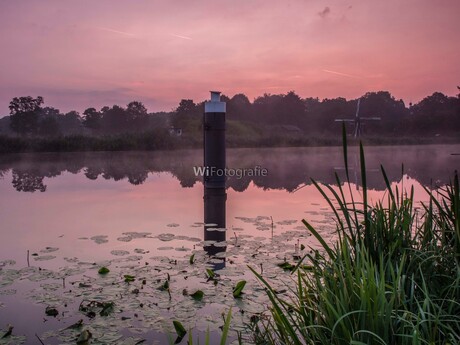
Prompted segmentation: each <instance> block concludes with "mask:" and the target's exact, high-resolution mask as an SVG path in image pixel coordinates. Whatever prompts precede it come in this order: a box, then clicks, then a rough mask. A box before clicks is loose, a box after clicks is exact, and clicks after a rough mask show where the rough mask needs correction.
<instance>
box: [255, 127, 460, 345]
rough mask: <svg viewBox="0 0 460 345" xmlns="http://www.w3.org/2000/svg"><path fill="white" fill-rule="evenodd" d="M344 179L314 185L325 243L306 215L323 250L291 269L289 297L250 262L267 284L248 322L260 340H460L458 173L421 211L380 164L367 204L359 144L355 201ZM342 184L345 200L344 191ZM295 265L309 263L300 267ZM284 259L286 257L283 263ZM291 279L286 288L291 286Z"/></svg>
mask: <svg viewBox="0 0 460 345" xmlns="http://www.w3.org/2000/svg"><path fill="white" fill-rule="evenodd" d="M345 138H346V137H345V136H344V158H345V167H346V169H347V170H346V176H347V183H346V184H345V185H344V186H343V185H342V184H341V183H340V181H339V178H338V177H337V176H336V178H337V182H338V185H339V189H338V191H336V190H334V189H333V188H331V187H330V186H327V185H326V186H321V185H319V184H318V183H317V182H316V181H314V180H313V183H314V184H315V186H316V187H317V189H318V191H319V192H320V193H321V194H322V195H323V197H324V198H325V200H326V201H327V203H328V204H329V205H330V208H331V210H332V211H333V213H334V215H335V218H334V219H335V222H336V233H337V241H336V243H335V244H333V245H330V244H328V243H327V241H326V240H325V239H324V236H323V235H322V234H321V233H320V232H319V231H318V230H317V229H315V227H314V226H312V225H311V224H310V223H309V222H308V221H307V220H304V221H303V223H304V225H305V226H306V227H307V228H308V229H309V231H310V232H311V233H312V234H313V236H314V237H315V238H316V239H317V241H318V242H319V243H320V244H321V250H314V251H312V252H309V253H307V254H306V255H304V256H303V257H302V258H301V260H300V261H299V262H298V263H297V265H296V266H295V267H294V268H293V269H292V280H291V281H292V284H290V285H289V284H287V287H288V288H289V294H288V296H283V295H280V294H279V293H277V290H276V288H275V287H274V286H273V281H274V280H273V279H270V278H269V277H267V276H266V275H265V274H261V273H259V272H257V271H256V269H255V268H253V267H250V269H251V271H252V272H253V274H254V275H255V276H256V277H257V278H258V279H259V281H260V283H261V284H262V286H264V287H265V289H266V291H267V296H268V297H269V299H270V301H271V304H270V308H269V311H270V312H269V313H268V314H267V313H264V314H263V315H261V317H260V318H257V319H252V320H251V328H252V330H253V335H254V341H255V342H256V343H258V344H267V343H268V344H458V343H460V246H459V244H460V188H459V179H458V175H457V173H455V175H454V178H453V181H452V182H451V183H450V184H449V185H447V186H445V187H443V188H440V189H439V191H438V194H434V193H432V192H431V191H430V190H427V189H426V192H427V194H428V197H429V201H428V202H427V203H425V204H423V212H422V213H421V214H419V213H418V212H417V210H416V209H415V207H414V192H413V189H411V190H410V191H408V192H406V191H405V190H403V189H402V190H399V189H398V187H396V188H394V189H392V186H391V185H390V183H389V180H388V178H387V176H386V173H385V170H384V169H383V167H382V168H381V172H382V175H383V179H384V180H385V183H386V186H387V194H386V195H387V196H386V199H385V200H381V201H378V202H377V203H375V204H370V202H369V199H368V195H367V193H368V191H367V186H366V168H365V159H364V150H363V147H362V145H361V147H360V160H361V178H362V184H363V188H362V201H357V200H355V199H354V195H353V193H352V190H351V184H350V181H349V175H348V162H347V145H346V139H345ZM347 187H348V192H349V195H350V196H349V199H348V198H347V197H346V194H347V193H346V191H345V188H347ZM303 262H308V265H307V266H305V265H304V264H303ZM282 265H283V266H286V267H289V268H291V266H288V265H290V264H288V263H283V264H282ZM291 286H294V288H292V287H291Z"/></svg>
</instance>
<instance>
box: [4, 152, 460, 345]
mask: <svg viewBox="0 0 460 345" xmlns="http://www.w3.org/2000/svg"><path fill="white" fill-rule="evenodd" d="M350 151H352V152H350V177H351V179H352V183H356V184H357V186H358V185H359V183H360V181H359V168H358V166H359V164H358V163H359V159H358V157H357V155H356V150H355V149H353V150H350ZM458 151H460V146H459V145H457V146H423V147H379V148H377V147H375V148H373V147H371V148H367V149H366V152H367V161H366V162H367V173H368V185H369V186H370V188H372V189H373V190H371V191H370V192H369V197H370V200H376V199H379V198H381V197H382V195H383V193H382V191H381V190H382V189H383V187H384V183H383V179H382V176H381V173H380V172H379V167H380V164H383V165H384V166H385V168H386V170H387V173H388V176H389V178H390V180H391V181H393V182H396V183H400V184H402V183H404V186H405V187H410V186H411V185H414V186H415V194H416V195H415V199H416V200H417V201H420V200H426V199H427V197H426V194H425V193H424V191H423V189H422V188H421V187H420V184H422V185H425V186H431V185H433V186H434V185H437V184H443V183H444V182H446V181H448V179H449V177H451V176H452V173H453V171H454V170H455V169H458V167H459V166H460V157H459V156H452V155H450V153H452V152H458ZM201 162H202V152H201V150H200V151H179V152H154V153H150V152H149V153H139V152H125V153H119V152H117V153H66V154H37V155H36V154H23V155H7V156H1V157H0V219H1V223H0V234H1V241H0V326H1V325H6V324H8V323H12V324H13V325H14V326H15V332H17V334H25V335H27V339H28V341H29V342H32V341H33V340H32V339H35V333H37V334H40V335H41V336H43V335H44V334H45V335H46V332H47V331H49V330H50V329H51V330H58V329H65V328H67V327H68V326H69V325H71V324H72V323H75V322H77V321H78V320H79V319H81V318H82V314H81V313H80V312H79V310H78V305H79V303H80V302H81V299H82V298H86V299H100V298H105V299H113V298H114V295H115V296H117V297H116V313H115V314H114V315H113V317H111V318H110V319H107V320H108V321H107V323H105V324H104V322H102V321H103V320H102V319H101V318H98V319H96V321H97V322H95V323H96V325H97V326H98V327H99V328H96V331H97V332H95V334H96V335H97V336H99V337H102V336H104V335H105V336H109V335H110V334H111V333H110V332H114V333H115V334H114V336H120V335H119V333H118V332H119V330H120V329H124V330H123V332H125V333H126V334H128V335H129V336H133V334H135V335H136V336H138V335H140V334H141V335H142V338H144V339H148V341H149V342H152V341H153V339H159V338H158V335H157V334H156V333H155V334H154V335H152V334H150V333H149V332H152V330H153V331H154V332H160V333H161V332H165V330H168V329H169V330H171V326H172V325H171V322H170V320H172V319H181V320H182V321H183V322H184V324H185V325H186V327H187V328H188V327H197V328H198V329H201V330H203V332H205V331H206V329H208V328H209V323H210V322H213V323H211V330H213V331H214V330H218V327H220V326H221V317H220V315H221V313H222V312H223V311H226V310H228V308H229V307H230V306H232V308H234V309H233V310H234V319H233V320H232V322H234V324H235V325H238V326H240V327H241V329H243V328H242V327H243V324H244V323H247V322H248V318H249V317H250V316H251V315H254V314H255V313H258V312H260V311H261V308H262V309H263V306H264V305H265V304H266V303H267V301H266V300H264V298H266V296H265V293H264V292H263V290H262V289H260V287H259V286H258V284H257V282H255V280H254V279H253V278H254V277H253V276H251V275H250V274H248V270H247V266H246V265H250V266H251V267H255V268H260V270H262V268H263V272H264V276H265V277H268V278H269V279H275V278H277V277H278V278H279V277H281V278H279V279H278V280H277V281H278V282H279V284H284V282H289V279H290V276H289V274H288V273H286V274H285V275H283V274H284V273H283V272H282V270H281V269H280V268H279V267H278V266H277V264H278V263H280V262H283V261H285V260H287V261H291V260H293V258H294V256H298V255H299V250H300V249H299V248H300V245H303V246H304V247H305V248H308V250H309V249H310V248H311V250H315V249H318V248H319V245H318V243H317V242H315V240H314V239H313V238H312V236H309V233H308V232H307V231H306V229H305V227H304V226H303V225H302V224H301V222H300V220H301V219H302V218H306V219H308V220H309V222H310V223H312V224H313V225H314V226H315V228H316V229H317V230H318V232H320V233H321V235H322V236H324V239H325V240H326V241H332V240H333V239H334V224H335V223H334V220H333V213H332V212H331V210H330V209H328V208H327V205H326V204H325V203H324V200H323V199H322V197H321V195H320V194H319V192H318V191H317V190H316V189H315V187H314V186H312V185H311V183H310V180H309V177H313V178H315V179H316V180H318V181H320V182H323V183H330V184H334V183H335V176H334V175H335V173H337V174H338V175H340V176H341V177H343V175H344V170H343V160H342V152H341V149H340V148H298V149H297V148H289V149H288V148H282V149H261V150H243V149H238V150H229V151H228V152H227V163H228V166H229V167H231V168H239V169H244V168H254V167H255V166H256V165H259V166H262V167H263V168H266V169H267V170H268V175H267V176H266V177H255V178H252V177H244V178H242V179H236V178H231V179H229V181H228V183H227V187H228V188H227V189H219V188H217V189H212V190H210V189H204V190H203V185H202V184H201V183H198V184H197V183H196V182H198V181H200V180H201V177H197V176H195V175H194V172H193V168H192V167H193V166H199V165H201ZM403 162H404V171H405V175H404V177H403V178H402V177H401V176H402V172H401V164H402V163H403ZM431 178H437V179H438V180H434V181H432V180H431ZM120 180H124V182H120ZM126 180H127V181H126ZM401 181H402V182H401ZM128 182H129V183H128ZM184 187H186V188H184ZM337 189H338V188H335V190H337ZM18 191H19V192H28V193H18ZM34 191H36V192H35V193H30V192H34ZM45 191H46V193H41V192H45ZM243 191H244V192H243ZM346 192H348V190H347V191H346ZM353 193H356V194H357V195H358V198H357V199H359V193H360V191H359V190H358V191H355V190H353ZM203 194H204V195H203ZM227 196H228V198H227ZM203 223H204V224H203ZM221 228H227V232H228V234H227V232H225V231H218V230H216V229H221ZM203 233H204V236H203ZM211 241H217V243H219V242H220V244H219V245H218V246H216V245H211V243H212V242H211ZM305 250H307V249H305ZM28 252H30V254H31V257H30V267H27V266H28V261H27V260H28V259H29V257H28V256H27V253H28ZM33 254H36V256H32V255H33ZM302 254H303V253H302ZM191 255H194V256H195V260H196V262H195V263H194V264H193V265H192V264H190V257H191ZM100 266H107V267H109V268H110V270H111V274H109V275H108V276H107V277H104V278H103V277H100V275H98V273H97V272H98V271H97V269H98V267H100ZM207 268H213V269H219V274H220V276H221V279H220V280H219V281H218V282H217V284H216V285H214V284H213V283H212V282H209V281H207V279H206V277H205V273H204V272H205V269H207ZM125 274H130V275H133V276H136V277H139V279H137V280H136V281H135V282H134V283H132V285H129V284H127V283H125V282H123V276H124V275H125ZM63 277H64V278H65V279H66V280H65V283H66V285H65V287H64V286H63V281H62V278H63ZM140 277H142V278H143V279H146V281H147V284H146V285H145V286H144V285H143V284H142V283H141V281H142V280H141V279H140ZM169 278H170V279H171V280H170V286H171V287H172V288H171V296H172V298H170V297H169V296H168V293H166V292H164V291H160V290H158V286H159V285H160V284H163V283H164V281H165V279H169ZM241 279H245V280H247V281H248V284H247V287H246V288H245V289H246V290H245V293H246V295H245V297H244V298H243V300H242V301H235V299H234V298H233V296H232V289H233V286H234V284H235V283H236V282H237V281H238V280H241ZM73 283H74V285H72V284H73ZM80 283H81V284H82V285H80ZM134 288H136V289H138V290H139V291H140V292H139V293H133V290H134ZM284 288H285V287H283V286H281V285H280V287H279V290H280V291H281V290H283V289H284ZM184 289H188V290H189V292H188V293H190V294H191V293H193V292H194V291H195V290H196V289H200V290H202V291H203V292H204V296H205V297H204V300H203V301H201V302H197V301H194V300H193V299H192V298H190V296H189V295H187V294H184V293H183V290H184ZM118 296H123V298H119V297H118ZM152 301H153V302H154V303H152ZM141 303H142V305H144V308H142V309H139V305H140V304H141ZM49 304H51V305H56V304H57V305H59V306H60V308H59V309H60V311H61V312H62V314H61V315H60V316H59V317H58V318H49V317H47V322H46V323H45V322H42V320H43V318H44V317H45V316H46V315H45V314H44V311H45V307H46V306H47V305H49ZM64 305H65V307H63V306H64ZM23 310H26V311H27V312H26V313H23V312H22V311H23ZM240 311H241V312H240ZM64 313H65V315H64ZM135 315H139V316H140V317H138V318H136V317H135ZM122 317H124V318H125V319H124V320H123V321H122ZM84 321H85V323H86V324H90V323H91V322H93V321H91V320H89V319H88V318H85V319H84ZM93 327H96V326H95V325H94V324H93ZM127 329H132V330H135V331H136V332H137V333H134V331H133V333H129V332H128V331H127ZM171 332H173V330H171ZM126 334H125V336H126ZM59 336H61V335H59V334H54V335H52V334H48V339H46V343H47V344H50V345H53V344H58V343H62V342H65V341H63V340H62V339H61V341H58V339H57V338H59ZM71 336H72V337H73V338H72V339H75V334H71ZM120 339H121V338H120ZM123 339H125V338H123ZM162 339H163V340H164V341H163V343H166V337H164V338H162ZM136 341H137V340H136ZM116 343H117V344H127V342H126V341H125V340H120V341H118V342H116ZM134 343H136V342H134ZM212 343H214V342H212Z"/></svg>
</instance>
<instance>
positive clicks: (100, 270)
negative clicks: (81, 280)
mask: <svg viewBox="0 0 460 345" xmlns="http://www.w3.org/2000/svg"><path fill="white" fill-rule="evenodd" d="M109 272H110V270H109V269H108V268H107V267H105V266H104V267H101V268H99V271H97V273H99V274H102V275H104V274H107V273H109Z"/></svg>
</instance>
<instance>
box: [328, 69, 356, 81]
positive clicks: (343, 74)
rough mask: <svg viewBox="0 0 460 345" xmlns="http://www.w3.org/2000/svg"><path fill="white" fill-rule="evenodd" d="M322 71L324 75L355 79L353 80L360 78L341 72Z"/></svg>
mask: <svg viewBox="0 0 460 345" xmlns="http://www.w3.org/2000/svg"><path fill="white" fill-rule="evenodd" d="M322 71H323V72H326V73H331V74H336V75H341V76H342V77H348V78H355V79H359V78H360V77H358V76H356V75H352V74H347V73H342V72H336V71H331V70H329V69H323V70H322Z"/></svg>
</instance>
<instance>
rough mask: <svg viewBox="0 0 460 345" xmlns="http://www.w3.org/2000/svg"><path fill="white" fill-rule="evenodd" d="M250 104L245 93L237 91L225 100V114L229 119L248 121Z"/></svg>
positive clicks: (250, 109) (250, 112)
mask: <svg viewBox="0 0 460 345" xmlns="http://www.w3.org/2000/svg"><path fill="white" fill-rule="evenodd" d="M251 115H252V104H251V102H250V101H249V99H248V98H247V97H246V95H244V94H242V93H239V94H236V95H235V96H233V97H232V98H231V99H230V100H228V101H227V116H228V118H229V119H231V120H240V121H250V120H251Z"/></svg>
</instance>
